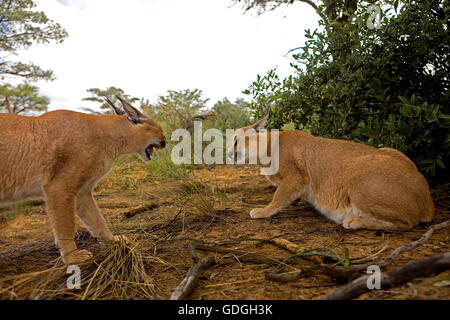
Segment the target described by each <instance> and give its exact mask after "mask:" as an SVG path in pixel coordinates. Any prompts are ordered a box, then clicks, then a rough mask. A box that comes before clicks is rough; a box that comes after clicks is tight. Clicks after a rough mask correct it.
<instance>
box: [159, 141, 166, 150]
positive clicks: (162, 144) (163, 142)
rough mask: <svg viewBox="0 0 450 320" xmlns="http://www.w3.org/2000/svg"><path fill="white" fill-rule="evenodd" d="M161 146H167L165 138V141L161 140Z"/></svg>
mask: <svg viewBox="0 0 450 320" xmlns="http://www.w3.org/2000/svg"><path fill="white" fill-rule="evenodd" d="M160 146H161V147H162V148H164V147H165V146H166V142H165V141H164V140H163V141H161V142H160Z"/></svg>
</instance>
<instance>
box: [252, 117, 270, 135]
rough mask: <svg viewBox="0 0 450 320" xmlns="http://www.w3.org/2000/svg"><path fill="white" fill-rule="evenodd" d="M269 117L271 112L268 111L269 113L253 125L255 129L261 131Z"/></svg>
mask: <svg viewBox="0 0 450 320" xmlns="http://www.w3.org/2000/svg"><path fill="white" fill-rule="evenodd" d="M267 119H269V113H268V112H267V114H266V115H265V116H264V117H263V118H262V119H260V120H258V122H256V123H255V124H254V125H253V126H252V127H253V129H255V131H256V132H259V131H261V130H262V129H264V125H265V124H266V121H267Z"/></svg>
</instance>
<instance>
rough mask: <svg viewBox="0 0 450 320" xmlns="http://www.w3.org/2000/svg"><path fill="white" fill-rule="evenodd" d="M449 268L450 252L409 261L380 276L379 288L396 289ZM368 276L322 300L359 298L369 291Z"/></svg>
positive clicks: (331, 293) (332, 292) (334, 291)
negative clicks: (415, 279) (418, 278)
mask: <svg viewBox="0 0 450 320" xmlns="http://www.w3.org/2000/svg"><path fill="white" fill-rule="evenodd" d="M449 268H450V252H446V253H442V254H438V255H434V256H431V257H426V258H423V259H419V260H415V261H411V262H409V263H407V264H406V265H404V266H403V267H400V268H398V269H395V270H393V271H389V272H386V273H384V274H381V279H380V287H381V288H382V289H383V290H386V289H389V288H393V287H397V286H399V285H401V284H403V283H405V282H408V281H410V280H412V279H414V278H417V277H425V276H428V275H429V274H432V273H439V272H442V271H445V270H447V269H449ZM369 277H370V276H363V277H360V278H358V279H356V280H354V281H352V282H351V283H349V284H347V285H345V286H342V287H340V288H338V289H336V290H333V291H331V292H330V293H329V294H327V295H326V296H325V297H323V298H322V299H323V300H348V299H354V298H357V297H359V296H360V295H361V294H363V293H365V292H368V291H369V290H370V289H369V288H368V285H367V280H368V278H369Z"/></svg>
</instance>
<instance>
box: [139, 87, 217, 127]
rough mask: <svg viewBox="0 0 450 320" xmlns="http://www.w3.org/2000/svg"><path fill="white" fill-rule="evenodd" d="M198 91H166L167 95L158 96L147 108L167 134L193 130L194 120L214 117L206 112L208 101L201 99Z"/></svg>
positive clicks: (200, 93)
mask: <svg viewBox="0 0 450 320" xmlns="http://www.w3.org/2000/svg"><path fill="white" fill-rule="evenodd" d="M202 95H203V92H202V90H199V89H194V90H190V89H186V90H181V91H173V90H169V91H167V95H165V96H159V98H158V101H157V103H156V104H155V105H152V106H147V108H150V109H151V111H150V112H151V114H153V115H154V117H155V119H157V120H159V121H161V122H163V124H164V126H166V127H167V129H168V131H169V132H172V131H173V130H175V129H178V128H185V129H188V130H191V129H193V127H194V121H195V120H205V119H208V118H211V117H214V116H215V113H214V112H211V111H208V110H207V107H206V103H207V102H208V100H209V99H204V98H203V97H202Z"/></svg>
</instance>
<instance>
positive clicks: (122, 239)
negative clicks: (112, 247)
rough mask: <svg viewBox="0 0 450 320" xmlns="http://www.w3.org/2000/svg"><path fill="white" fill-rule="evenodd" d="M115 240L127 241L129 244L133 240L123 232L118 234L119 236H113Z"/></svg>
mask: <svg viewBox="0 0 450 320" xmlns="http://www.w3.org/2000/svg"><path fill="white" fill-rule="evenodd" d="M113 241H114V242H120V241H124V242H125V243H128V244H129V243H131V240H130V239H128V237H127V236H125V235H123V234H119V235H117V236H114V237H113Z"/></svg>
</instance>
